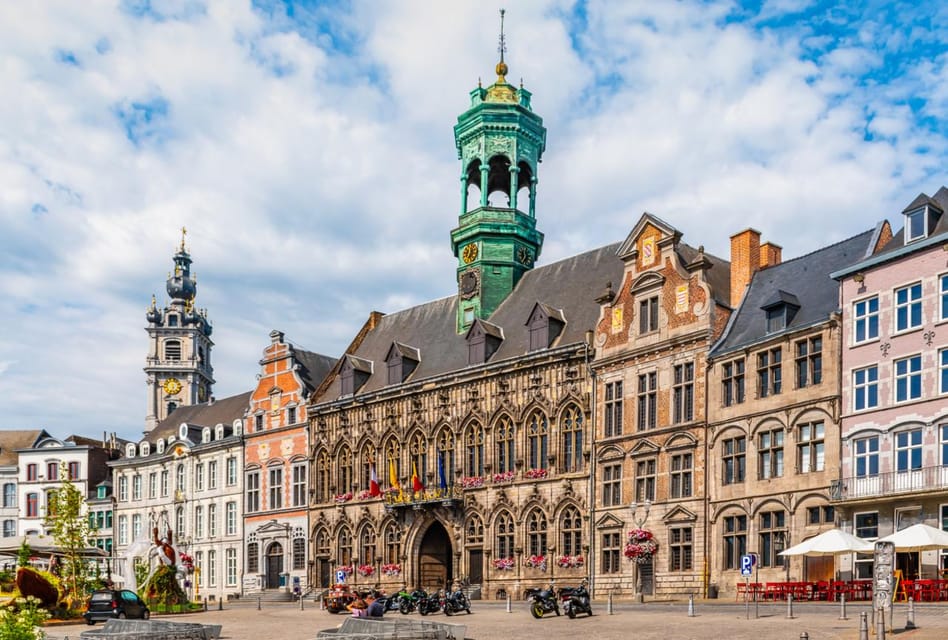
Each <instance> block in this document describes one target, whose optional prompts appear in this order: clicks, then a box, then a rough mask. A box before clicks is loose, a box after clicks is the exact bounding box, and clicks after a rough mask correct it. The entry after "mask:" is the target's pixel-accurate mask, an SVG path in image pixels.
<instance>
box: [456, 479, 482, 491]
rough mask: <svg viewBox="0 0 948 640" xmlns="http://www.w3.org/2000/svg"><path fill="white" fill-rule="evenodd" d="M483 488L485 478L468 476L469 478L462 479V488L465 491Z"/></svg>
mask: <svg viewBox="0 0 948 640" xmlns="http://www.w3.org/2000/svg"><path fill="white" fill-rule="evenodd" d="M483 486H484V477H483V476H468V477H467V478H461V487H462V488H464V489H476V488H478V487H483Z"/></svg>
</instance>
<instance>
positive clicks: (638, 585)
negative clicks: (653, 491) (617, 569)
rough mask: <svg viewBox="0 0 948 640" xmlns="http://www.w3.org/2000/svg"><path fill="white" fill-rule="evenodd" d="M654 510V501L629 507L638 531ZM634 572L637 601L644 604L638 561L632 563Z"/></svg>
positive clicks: (634, 503)
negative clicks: (640, 510)
mask: <svg viewBox="0 0 948 640" xmlns="http://www.w3.org/2000/svg"><path fill="white" fill-rule="evenodd" d="M640 506H641V507H643V508H642V512H641V516H640V515H639V507H640ZM651 509H652V501H651V500H646V501H645V502H644V503H643V504H641V505H640V504H639V503H638V502H636V501H634V500H633V501H632V504H630V505H629V511H631V512H632V514H631V515H632V522H633V523H635V528H636V529H641V528H642V525H643V524H645V521H646V520H648V512H649V511H650V510H651ZM632 571H633V573H634V578H633V580H634V582H635V601H636V602H644V601H645V596H644V595H643V594H642V572H641V571H639V563H638V561H636V560H633V561H632Z"/></svg>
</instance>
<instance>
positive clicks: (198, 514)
mask: <svg viewBox="0 0 948 640" xmlns="http://www.w3.org/2000/svg"><path fill="white" fill-rule="evenodd" d="M194 537H195V538H197V539H198V540H200V539H201V538H203V537H204V507H203V506H202V505H197V506H196V507H194Z"/></svg>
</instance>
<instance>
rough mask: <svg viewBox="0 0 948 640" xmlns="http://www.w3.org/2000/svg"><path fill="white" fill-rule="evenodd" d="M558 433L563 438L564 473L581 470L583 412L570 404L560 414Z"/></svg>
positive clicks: (562, 465)
mask: <svg viewBox="0 0 948 640" xmlns="http://www.w3.org/2000/svg"><path fill="white" fill-rule="evenodd" d="M560 433H561V434H562V438H563V452H562V454H563V455H562V456H561V459H562V463H561V467H562V469H563V471H565V472H566V473H570V472H573V471H581V470H582V468H583V412H582V411H580V409H579V407H577V406H576V405H575V404H570V405H568V406H567V407H566V409H564V410H563V413H562V414H560Z"/></svg>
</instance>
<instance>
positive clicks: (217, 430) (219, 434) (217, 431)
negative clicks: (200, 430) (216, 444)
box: [214, 424, 224, 440]
mask: <svg viewBox="0 0 948 640" xmlns="http://www.w3.org/2000/svg"><path fill="white" fill-rule="evenodd" d="M214 439H215V440H223V439H224V425H222V424H219V425H217V426H216V427H214Z"/></svg>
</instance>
